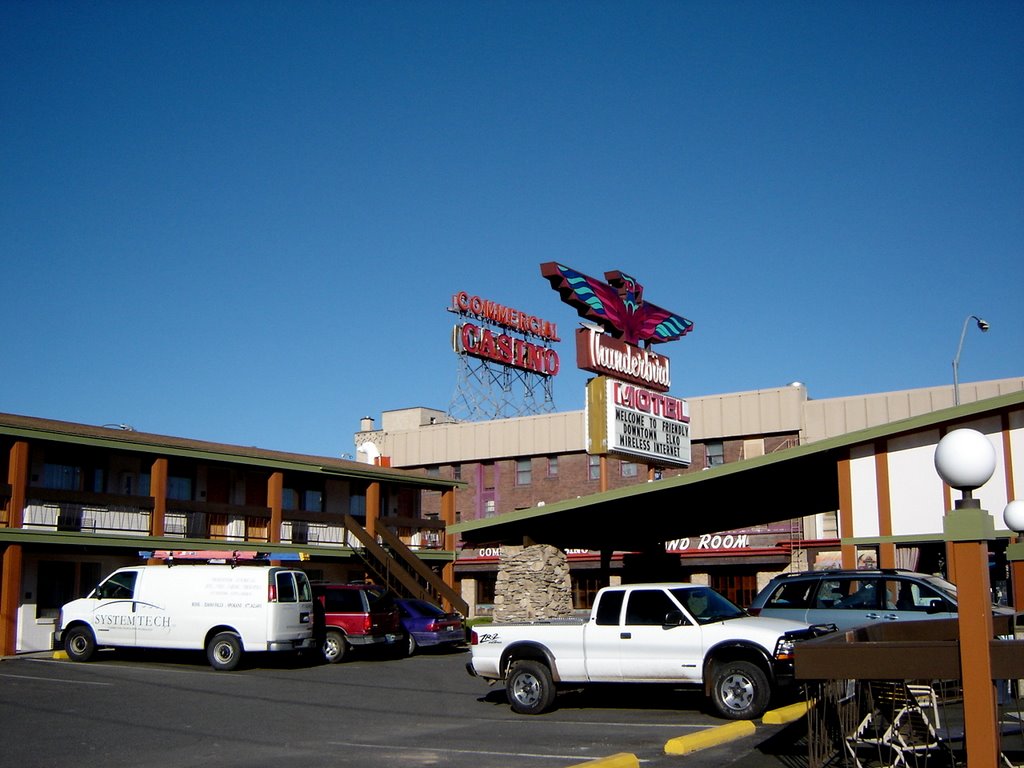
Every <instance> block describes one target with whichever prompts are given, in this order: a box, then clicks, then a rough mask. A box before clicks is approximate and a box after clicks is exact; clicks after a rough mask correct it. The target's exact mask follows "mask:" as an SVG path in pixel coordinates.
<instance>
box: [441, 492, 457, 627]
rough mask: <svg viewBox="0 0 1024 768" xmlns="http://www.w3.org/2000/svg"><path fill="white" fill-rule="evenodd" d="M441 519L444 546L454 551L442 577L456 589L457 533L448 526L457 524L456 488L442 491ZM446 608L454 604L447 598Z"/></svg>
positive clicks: (450, 608)
mask: <svg viewBox="0 0 1024 768" xmlns="http://www.w3.org/2000/svg"><path fill="white" fill-rule="evenodd" d="M441 520H443V521H444V548H445V550H446V551H448V552H451V553H452V560H451V561H449V562H447V563H445V564H444V567H443V568H442V569H441V579H442V580H443V581H444V583H445V584H447V585H448V586H449V587H450V588H451V589H452V590H453V591H455V559H454V558H455V534H452V533H448V528H449V527H451V526H453V525H455V489H454V488H448V489H447V490H444V491H441ZM444 609H445V610H446V611H450V610H452V605H451V603H450V602H449V601H448V599H447V598H446V599H445V600H444Z"/></svg>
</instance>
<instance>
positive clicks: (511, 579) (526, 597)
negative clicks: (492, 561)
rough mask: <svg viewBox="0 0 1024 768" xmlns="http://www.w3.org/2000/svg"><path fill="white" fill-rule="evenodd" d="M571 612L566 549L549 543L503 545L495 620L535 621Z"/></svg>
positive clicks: (495, 594) (562, 615)
mask: <svg viewBox="0 0 1024 768" xmlns="http://www.w3.org/2000/svg"><path fill="white" fill-rule="evenodd" d="M571 615H572V582H571V580H570V578H569V559H568V557H567V556H566V554H565V552H563V551H562V550H560V549H558V548H556V547H552V546H550V545H548V544H534V545H531V546H527V547H509V546H503V547H502V548H501V560H500V561H499V563H498V580H497V583H496V584H495V588H494V621H495V622H498V623H500V622H503V621H533V620H536V619H555V618H564V617H567V616H571Z"/></svg>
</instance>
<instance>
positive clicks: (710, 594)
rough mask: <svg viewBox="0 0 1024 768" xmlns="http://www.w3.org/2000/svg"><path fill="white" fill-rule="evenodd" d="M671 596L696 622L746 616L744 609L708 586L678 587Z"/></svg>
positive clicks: (701, 622) (710, 622)
mask: <svg viewBox="0 0 1024 768" xmlns="http://www.w3.org/2000/svg"><path fill="white" fill-rule="evenodd" d="M672 596H673V597H674V598H675V599H676V600H678V601H679V603H680V604H681V605H682V606H683V607H684V608H686V610H687V611H688V612H689V613H690V615H692V616H693V618H694V619H695V620H696V621H697V623H698V624H712V623H714V622H716V621H724V620H726V619H738V618H740V617H741V616H746V615H747V614H746V611H744V610H743V609H742V608H740V607H739V606H738V605H736V604H735V603H733V602H732V601H731V600H729V599H728V598H726V597H723V596H722V595H720V594H718V593H717V592H715V590H713V589H711V588H709V587H685V588H683V587H680V588H677V589H673V590H672Z"/></svg>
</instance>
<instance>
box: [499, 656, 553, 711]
mask: <svg viewBox="0 0 1024 768" xmlns="http://www.w3.org/2000/svg"><path fill="white" fill-rule="evenodd" d="M505 694H506V695H507V696H508V703H509V704H510V705H511V707H512V711H513V712H518V713H519V714H521V715H539V714H540V713H541V712H544V711H545V710H546V709H548V708H549V707H550V706H551V704H552V703H553V702H554V700H555V684H554V682H553V681H552V679H551V671H550V670H549V669H548V668H547V667H546V666H545V665H543V664H541V663H540V662H539V661H516V662H513V663H512V666H511V668H510V669H509V672H508V678H507V679H506V681H505Z"/></svg>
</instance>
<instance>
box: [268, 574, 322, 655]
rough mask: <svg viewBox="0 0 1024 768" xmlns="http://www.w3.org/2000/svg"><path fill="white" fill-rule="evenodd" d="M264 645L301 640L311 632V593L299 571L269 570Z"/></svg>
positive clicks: (307, 583)
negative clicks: (268, 595) (268, 608)
mask: <svg viewBox="0 0 1024 768" xmlns="http://www.w3.org/2000/svg"><path fill="white" fill-rule="evenodd" d="M270 580H271V583H270V587H271V589H270V595H271V598H272V599H271V604H270V610H269V612H268V613H269V617H268V621H269V626H268V627H267V642H268V643H279V642H283V641H290V640H302V639H304V638H307V637H310V636H311V635H312V632H313V590H312V588H311V587H310V586H309V579H308V578H306V574H305V573H303V572H302V571H293V570H284V569H276V568H275V569H272V570H271V573H270Z"/></svg>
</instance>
